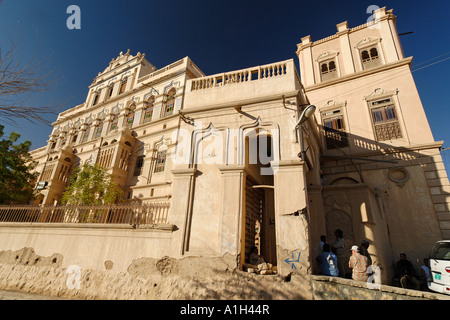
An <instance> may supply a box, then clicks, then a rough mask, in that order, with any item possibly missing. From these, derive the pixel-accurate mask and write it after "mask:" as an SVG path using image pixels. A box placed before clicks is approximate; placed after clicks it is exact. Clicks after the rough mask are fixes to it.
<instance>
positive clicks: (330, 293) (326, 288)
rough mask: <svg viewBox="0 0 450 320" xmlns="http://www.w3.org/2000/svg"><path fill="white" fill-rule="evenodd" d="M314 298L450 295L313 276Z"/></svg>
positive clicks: (434, 297)
mask: <svg viewBox="0 0 450 320" xmlns="http://www.w3.org/2000/svg"><path fill="white" fill-rule="evenodd" d="M311 285H312V292H313V299H314V300H450V296H447V295H443V294H438V293H433V292H425V291H417V290H409V289H403V288H397V287H392V286H386V285H380V286H379V287H377V288H373V289H369V288H368V286H367V285H368V284H367V283H366V282H361V281H354V280H350V279H343V278H338V277H327V276H311Z"/></svg>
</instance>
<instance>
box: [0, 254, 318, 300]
mask: <svg viewBox="0 0 450 320" xmlns="http://www.w3.org/2000/svg"><path fill="white" fill-rule="evenodd" d="M55 257H56V256H55ZM55 257H53V256H51V257H40V256H38V255H36V253H35V252H34V250H33V249H32V248H23V249H21V250H17V251H2V252H0V290H10V291H20V292H24V293H36V294H42V295H51V296H55V297H63V298H69V299H89V300H95V299H102V300H142V299H147V300H185V299H189V300H217V299H220V300H222V299H228V300H243V299H249V300H261V299H263V300H283V299H290V300H298V299H311V298H312V296H311V288H310V283H309V281H308V278H303V277H302V276H299V275H292V276H290V277H287V278H283V277H280V276H278V275H264V276H262V275H257V274H254V273H247V272H243V271H239V270H237V269H236V268H235V266H236V257H235V256H233V255H229V254H227V255H225V256H224V257H222V258H205V257H188V258H184V259H173V258H169V257H163V258H161V259H153V258H145V257H143V258H140V259H135V260H134V261H133V262H132V263H131V264H130V266H129V267H128V269H127V271H126V272H118V271H114V270H113V269H109V270H108V269H107V270H94V269H78V270H77V269H73V268H71V266H69V267H67V268H65V267H62V265H61V262H60V261H58V260H56V262H53V261H54V259H55ZM56 259H58V257H56ZM77 272H78V273H77Z"/></svg>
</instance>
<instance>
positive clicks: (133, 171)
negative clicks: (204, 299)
mask: <svg viewBox="0 0 450 320" xmlns="http://www.w3.org/2000/svg"><path fill="white" fill-rule="evenodd" d="M374 14H375V20H374V21H373V22H371V23H366V24H363V25H360V26H357V27H353V28H350V27H349V26H348V25H347V22H343V23H339V24H338V25H337V32H336V33H335V34H334V35H331V36H329V37H327V38H324V39H320V40H315V41H313V40H312V39H311V37H310V36H305V37H303V38H301V42H300V43H299V44H298V45H297V56H298V63H299V72H297V68H296V63H297V61H294V60H293V59H290V60H285V61H280V62H275V63H272V64H268V65H262V66H254V67H249V68H247V69H242V70H235V71H229V72H224V73H220V74H215V75H205V74H204V73H203V72H202V71H201V70H200V69H199V68H198V67H197V66H196V65H195V64H194V62H193V61H192V60H191V59H190V58H189V57H186V58H184V59H181V60H179V61H176V62H174V63H172V64H170V65H168V66H166V67H163V68H160V69H157V68H156V67H155V66H153V65H152V64H151V63H150V62H149V61H147V60H146V57H145V55H144V54H141V53H137V54H136V55H135V56H133V55H132V54H131V53H130V51H128V52H126V53H123V52H121V53H120V55H119V56H118V57H117V58H115V59H112V60H111V62H110V63H109V65H108V66H107V67H106V69H105V70H103V71H102V72H100V73H98V75H97V77H95V79H94V81H93V83H92V84H91V85H90V86H89V89H88V93H87V96H86V101H84V102H83V103H82V104H80V105H78V106H75V107H73V108H71V109H69V110H66V111H64V112H62V113H60V114H59V116H58V118H57V119H56V121H55V122H54V123H53V131H52V132H51V134H50V137H49V140H48V144H47V145H46V146H45V147H42V148H39V149H36V150H34V151H32V156H33V158H34V159H35V160H36V161H37V162H38V166H37V167H36V170H37V171H38V172H39V174H40V175H39V178H38V181H37V185H36V189H37V192H39V194H40V196H39V197H38V201H37V202H38V203H39V204H56V203H59V201H60V199H61V196H62V193H63V191H64V189H65V187H66V186H67V184H68V181H69V180H68V179H69V177H70V174H71V172H72V171H73V169H74V168H75V167H77V166H81V165H83V164H84V163H90V164H97V165H99V166H101V167H103V168H106V169H107V170H108V172H109V173H111V174H112V176H113V178H114V181H115V182H116V183H117V184H118V185H119V186H120V187H121V189H122V190H123V191H124V193H123V201H125V202H136V203H152V202H154V203H166V204H168V205H169V206H170V209H169V213H168V221H169V223H170V224H172V225H174V226H176V228H175V229H174V231H171V232H170V234H169V235H165V236H160V235H159V234H158V237H156V236H155V237H156V238H157V239H156V238H155V239H153V238H152V239H149V240H148V241H150V242H149V243H148V244H146V245H148V246H149V247H151V246H154V248H155V249H154V251H153V253H149V254H153V255H154V256H155V257H162V256H170V257H174V258H181V257H186V256H208V257H210V256H217V257H222V256H224V255H225V254H232V255H233V256H236V257H239V261H240V262H239V264H240V266H242V265H243V263H244V262H245V261H246V259H247V257H248V254H249V250H250V248H251V247H252V246H257V247H258V250H259V253H260V254H261V255H263V256H264V258H265V260H266V261H267V262H270V263H271V264H273V265H276V266H277V267H278V272H279V273H281V274H288V273H291V272H297V273H300V274H302V273H305V274H310V273H315V272H317V271H318V270H317V266H316V265H315V261H314V258H315V257H316V256H317V254H318V252H317V251H316V247H317V245H318V243H319V241H320V235H322V234H323V235H327V240H328V242H330V243H331V242H333V241H334V239H335V236H334V231H335V230H336V229H341V230H342V231H343V234H344V239H345V241H346V246H347V249H348V250H347V251H348V252H346V255H347V256H348V257H349V256H350V255H351V251H350V248H351V246H352V245H354V244H356V245H359V244H360V243H361V240H362V239H367V240H368V241H369V243H370V247H369V252H370V253H371V255H372V260H373V261H374V264H376V265H378V266H379V267H380V269H381V274H382V279H383V282H384V283H389V282H390V281H391V279H392V278H393V265H394V263H395V262H396V261H397V260H398V257H399V253H400V252H406V253H408V257H409V258H410V259H411V260H413V262H414V263H415V264H416V265H420V264H419V263H421V262H422V259H423V258H424V257H427V256H428V253H429V250H430V248H431V247H432V245H433V244H434V242H435V241H436V240H440V239H450V212H449V208H450V196H449V193H450V184H449V180H448V177H447V174H446V170H445V168H444V165H443V161H442V158H441V155H440V148H441V146H442V144H443V142H442V141H435V140H434V138H433V135H432V131H431V129H430V126H429V124H428V121H427V117H426V114H425V111H424V108H423V106H422V103H421V100H420V97H419V94H418V91H417V89H416V86H415V83H414V79H413V77H412V74H411V69H410V68H411V61H412V58H411V57H405V54H404V52H403V50H402V47H401V44H400V39H399V36H398V33H397V31H396V17H395V16H394V14H393V11H392V10H386V9H385V8H381V9H379V10H377V11H375V12H374ZM311 106H313V107H311ZM93 247H94V249H92V250H93V251H95V250H96V249H95V245H93ZM99 250H100V249H99ZM146 250H147V249H146ZM147 251H148V252H151V250H150V249H148V250H147ZM117 254H119V253H117ZM127 254H128V255H130V256H129V258H130V259H131V258H136V257H139V248H134V249H132V250H131V251H129V252H128V253H127ZM125 256H126V255H125ZM122 257H124V256H122ZM111 259H113V258H111ZM99 265H100V262H99ZM346 272H350V271H349V270H346Z"/></svg>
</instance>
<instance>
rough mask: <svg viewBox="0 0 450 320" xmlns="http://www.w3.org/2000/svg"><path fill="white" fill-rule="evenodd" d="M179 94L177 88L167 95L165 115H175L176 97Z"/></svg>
mask: <svg viewBox="0 0 450 320" xmlns="http://www.w3.org/2000/svg"><path fill="white" fill-rule="evenodd" d="M176 93H177V90H176V89H175V88H172V89H170V90H169V92H168V93H167V100H166V106H165V108H164V115H165V116H170V115H172V114H173V109H174V108H175V95H176Z"/></svg>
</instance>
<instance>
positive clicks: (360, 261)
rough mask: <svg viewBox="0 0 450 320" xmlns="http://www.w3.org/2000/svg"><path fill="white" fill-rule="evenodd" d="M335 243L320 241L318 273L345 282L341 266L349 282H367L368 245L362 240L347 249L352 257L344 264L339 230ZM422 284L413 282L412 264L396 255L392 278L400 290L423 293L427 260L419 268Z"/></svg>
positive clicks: (426, 280) (428, 276)
mask: <svg viewBox="0 0 450 320" xmlns="http://www.w3.org/2000/svg"><path fill="white" fill-rule="evenodd" d="M334 234H335V236H336V239H335V240H334V241H333V242H332V243H331V244H330V243H327V241H326V236H324V235H322V236H321V237H320V244H319V252H320V253H319V256H318V257H317V258H316V259H317V262H318V263H319V265H320V268H321V269H322V274H324V275H327V276H332V277H342V278H345V276H346V275H345V264H346V263H348V267H349V268H350V269H352V279H353V280H357V281H364V282H367V280H368V278H369V276H370V274H369V272H368V270H369V266H371V265H372V258H371V256H370V253H369V251H368V248H369V241H367V240H362V241H361V245H360V246H357V245H353V246H352V247H351V249H350V250H351V252H352V255H351V256H350V259H349V260H348V262H346V260H347V259H346V254H345V240H344V237H343V232H342V230H340V229H337V230H336V231H335V233H334ZM420 271H421V278H422V283H420V281H419V280H418V279H417V277H416V274H415V270H414V267H413V265H412V263H411V262H410V261H409V260H407V258H406V254H405V253H401V254H400V260H399V261H398V262H397V263H396V265H395V277H397V278H398V279H399V282H400V285H401V286H402V287H403V288H412V289H416V290H420V288H421V287H423V288H424V289H425V290H427V282H429V281H431V276H430V269H429V259H428V258H425V259H423V265H422V266H421V269H420Z"/></svg>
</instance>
